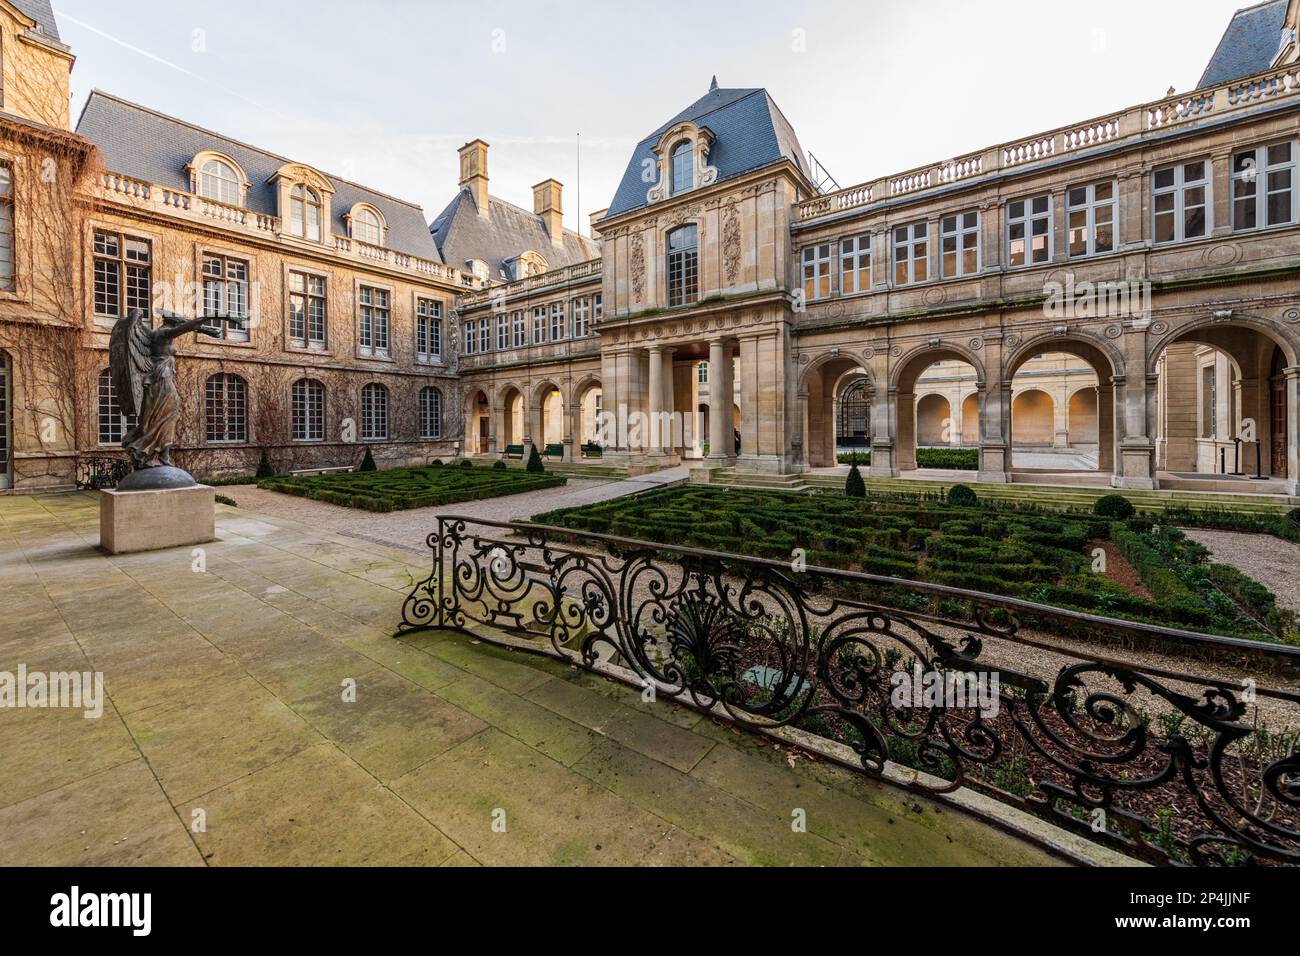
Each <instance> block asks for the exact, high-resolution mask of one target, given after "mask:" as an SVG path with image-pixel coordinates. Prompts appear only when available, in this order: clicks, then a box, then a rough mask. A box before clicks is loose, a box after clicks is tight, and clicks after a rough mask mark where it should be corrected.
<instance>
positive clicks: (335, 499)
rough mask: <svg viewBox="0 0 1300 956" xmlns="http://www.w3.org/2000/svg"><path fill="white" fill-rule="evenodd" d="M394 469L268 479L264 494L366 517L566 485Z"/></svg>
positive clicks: (520, 476)
mask: <svg viewBox="0 0 1300 956" xmlns="http://www.w3.org/2000/svg"><path fill="white" fill-rule="evenodd" d="M440 464H441V463H439V465H434V466H428V467H424V468H390V469H387V470H385V471H367V472H360V471H358V472H352V473H351V474H336V475H311V476H303V477H279V478H268V479H266V480H264V481H259V482H258V487H259V488H267V489H270V490H271V491H280V492H284V493H285V494H289V495H297V496H299V497H302V498H311V499H312V500H314V501H325V502H328V503H330V504H334V505H342V506H344V507H345V508H361V509H364V510H366V511H381V512H384V511H404V510H408V509H411V508H428V507H431V506H434V505H449V504H455V503H457V502H460V501H477V500H479V499H481V498H497V497H500V496H502V495H514V494H519V493H521V492H525V491H538V490H540V489H542V488H553V487H555V486H557V485H563V484H564V483H565V481H566V479H565V478H564V477H563V476H562V475H552V474H540V475H537V474H530V473H528V472H524V471H514V470H509V471H500V470H497V469H494V468H482V467H477V466H473V465H472V464H471V463H470V462H468V461H467V462H466V464H467V465H470V467H467V468H446V467H440Z"/></svg>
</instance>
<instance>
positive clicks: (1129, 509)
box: [1092, 495, 1137, 521]
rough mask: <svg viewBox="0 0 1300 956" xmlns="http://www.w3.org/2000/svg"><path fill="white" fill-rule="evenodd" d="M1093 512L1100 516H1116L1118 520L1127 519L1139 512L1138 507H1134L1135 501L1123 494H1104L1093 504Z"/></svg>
mask: <svg viewBox="0 0 1300 956" xmlns="http://www.w3.org/2000/svg"><path fill="white" fill-rule="evenodd" d="M1092 513H1093V514H1095V515H1097V517H1099V518H1114V519H1115V520H1117V521H1127V520H1128V519H1129V518H1131V517H1133V516H1134V515H1135V514H1137V509H1136V508H1134V507H1133V502H1131V501H1129V500H1128V499H1127V498H1125V497H1124V496H1123V495H1103V496H1102V497H1100V498H1098V499H1097V503H1096V504H1095V505H1093V506H1092Z"/></svg>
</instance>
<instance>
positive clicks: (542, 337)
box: [532, 305, 546, 345]
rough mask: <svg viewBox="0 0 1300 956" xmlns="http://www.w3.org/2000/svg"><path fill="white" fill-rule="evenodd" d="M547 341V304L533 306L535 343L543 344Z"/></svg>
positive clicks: (533, 340) (533, 341) (533, 342)
mask: <svg viewBox="0 0 1300 956" xmlns="http://www.w3.org/2000/svg"><path fill="white" fill-rule="evenodd" d="M545 342H546V306H544V305H535V306H533V339H532V344H533V345H542V344H543V343H545Z"/></svg>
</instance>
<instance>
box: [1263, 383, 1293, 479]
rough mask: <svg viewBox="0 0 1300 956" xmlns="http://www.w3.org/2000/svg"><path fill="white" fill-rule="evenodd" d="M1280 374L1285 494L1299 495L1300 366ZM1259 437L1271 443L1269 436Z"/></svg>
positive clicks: (1270, 436)
mask: <svg viewBox="0 0 1300 956" xmlns="http://www.w3.org/2000/svg"><path fill="white" fill-rule="evenodd" d="M1282 374H1283V375H1284V376H1285V377H1286V417H1287V423H1286V493H1287V494H1288V495H1300V365H1295V366H1292V367H1291V368H1288V369H1286V370H1285V371H1284V372H1283V373H1282ZM1260 437H1261V439H1263V438H1265V437H1267V439H1268V440H1269V441H1270V442H1271V441H1272V435H1271V434H1270V435H1268V436H1260Z"/></svg>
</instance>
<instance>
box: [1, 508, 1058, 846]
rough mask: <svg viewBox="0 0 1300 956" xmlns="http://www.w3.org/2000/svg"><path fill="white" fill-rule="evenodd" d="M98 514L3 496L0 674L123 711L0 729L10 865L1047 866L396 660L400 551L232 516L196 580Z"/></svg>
mask: <svg viewBox="0 0 1300 956" xmlns="http://www.w3.org/2000/svg"><path fill="white" fill-rule="evenodd" d="M235 493H236V494H238V490H237V489H236V492H235ZM97 517H98V509H97V502H96V500H95V498H94V497H93V496H92V495H89V494H79V495H60V496H47V497H39V498H33V497H13V496H9V497H5V496H0V593H3V594H4V598H5V599H4V607H3V616H2V617H0V671H9V672H13V671H16V669H17V668H18V666H19V665H20V664H25V665H26V667H27V668H28V671H29V673H30V672H33V671H47V672H48V671H71V670H98V671H102V672H103V674H104V680H105V691H106V695H107V697H108V702H107V703H106V704H105V709H104V714H103V716H102V717H101V718H99V719H89V720H88V719H85V718H84V717H83V716H82V713H81V712H80V711H70V710H38V709H8V708H6V709H3V710H0V762H2V763H3V766H4V767H5V771H6V772H5V773H4V775H3V777H0V864H4V865H13V864H73V865H111V864H136V865H148V864H178V865H195V866H200V865H204V864H207V865H241V864H254V865H255V864H421V865H426V864H427V865H474V864H488V865H492V864H598V863H605V864H669V865H671V864H708V865H730V864H737V863H747V864H774V865H786V864H831V865H857V864H867V865H871V864H878V865H879V864H917V865H934V864H977V865H988V864H1007V865H1026V864H1030V865H1040V864H1048V863H1051V862H1053V860H1052V858H1050V857H1049V856H1047V855H1046V854H1045V853H1044V852H1042V851H1041V850H1039V849H1037V848H1035V847H1033V846H1030V845H1028V844H1026V843H1023V842H1021V841H1019V840H1017V839H1014V838H1012V837H1010V836H1007V835H1005V834H1003V833H1001V832H1000V831H997V830H994V829H992V828H990V827H987V826H986V825H984V824H982V823H980V822H979V821H977V820H975V819H973V818H970V817H967V816H965V815H963V814H961V813H959V812H956V811H954V810H952V809H948V808H943V807H939V806H936V805H934V804H932V803H930V802H927V801H922V800H917V799H916V798H913V797H911V796H909V795H907V794H905V793H903V792H901V791H897V790H894V789H892V788H889V787H887V786H884V785H880V784H876V783H874V782H871V781H868V780H865V779H864V778H862V777H860V776H858V775H856V774H852V773H849V772H847V771H842V770H839V769H836V768H832V767H829V766H827V765H825V764H821V763H813V762H811V761H809V760H808V759H806V758H804V757H802V756H799V755H794V756H793V757H792V755H791V754H790V753H789V752H788V751H778V750H777V749H776V748H775V745H774V744H772V743H771V742H767V743H760V742H759V740H758V739H757V738H754V737H751V736H749V735H745V734H741V733H738V732H736V731H734V730H732V729H730V728H727V727H725V726H722V725H718V724H715V723H713V722H712V721H711V720H709V719H707V718H702V717H701V716H699V715H698V714H695V713H693V712H691V711H689V710H685V709H679V708H675V707H674V706H673V705H671V704H668V703H664V702H659V703H655V704H643V703H641V701H640V698H639V695H637V694H636V693H635V692H633V691H631V690H629V689H628V688H625V687H623V686H621V685H617V684H613V683H610V682H607V681H605V680H603V679H601V678H598V677H595V676H592V675H589V674H585V673H583V672H581V671H579V670H576V669H573V668H570V667H568V666H566V665H563V664H560V663H558V662H555V661H553V660H550V659H547V658H542V657H536V656H533V655H527V654H522V653H517V652H511V651H507V650H503V649H499V648H495V647H491V646H489V645H486V644H482V643H475V642H474V641H472V640H471V639H470V638H468V637H466V636H464V635H458V634H448V633H428V634H423V635H418V636H414V637H412V638H409V639H407V640H405V641H397V640H394V638H393V637H392V636H391V632H392V629H393V627H394V626H395V623H396V622H397V620H398V618H399V615H400V606H401V603H402V599H403V597H404V595H405V593H406V590H407V589H408V588H409V586H410V584H411V582H412V580H413V578H414V577H417V576H420V577H422V576H423V574H424V571H425V568H424V566H423V561H422V560H420V559H419V558H418V557H417V556H416V555H414V554H412V553H411V552H410V551H409V550H404V549H401V548H395V547H389V546H384V545H379V544H372V543H370V542H369V541H367V540H364V539H360V538H357V537H353V536H349V535H344V534H341V533H339V532H337V531H334V530H331V529H329V528H324V527H321V526H320V525H319V524H314V525H311V526H308V525H305V524H299V523H297V522H295V521H293V520H291V519H288V518H283V517H278V518H272V517H265V516H258V515H254V514H249V513H248V512H246V511H244V510H234V509H230V508H224V507H223V508H220V509H219V515H218V534H219V537H220V540H219V541H217V542H214V543H213V544H210V545H208V546H207V547H206V571H203V572H197V571H195V570H193V569H192V561H193V559H192V557H191V553H190V550H189V549H178V550H173V551H165V552H155V553H150V554H142V555H132V556H122V557H113V558H110V557H107V556H105V555H103V554H101V553H100V552H98V551H97V550H96V548H95V545H96V543H97V540H98V532H97ZM348 678H351V679H353V680H355V681H356V689H357V695H356V702H355V703H344V702H343V700H342V693H341V687H342V683H343V682H344V681H345V680H346V679H348ZM792 764H793V766H792ZM795 808H801V809H803V810H805V811H806V814H807V832H806V833H796V832H794V831H793V830H792V828H791V820H792V812H793V810H794V809H795ZM196 810H198V811H202V815H203V817H204V818H205V824H206V826H205V829H204V830H203V832H195V831H194V829H193V827H192V821H193V820H194V819H195V816H196V815H195V811H196ZM497 810H504V811H505V823H506V827H505V832H494V830H493V827H492V823H493V819H494V811H497ZM498 819H499V816H498Z"/></svg>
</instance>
